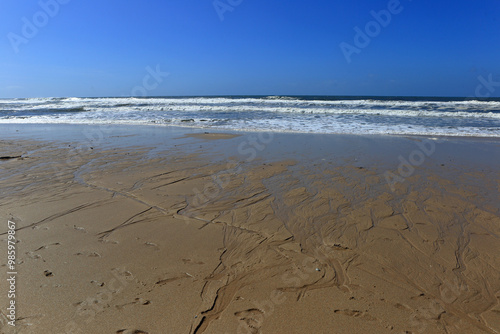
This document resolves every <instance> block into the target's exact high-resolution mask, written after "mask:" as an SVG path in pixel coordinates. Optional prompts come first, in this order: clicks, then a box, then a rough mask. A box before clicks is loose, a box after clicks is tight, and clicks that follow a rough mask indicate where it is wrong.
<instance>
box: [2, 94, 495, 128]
mask: <svg viewBox="0 0 500 334" xmlns="http://www.w3.org/2000/svg"><path fill="white" fill-rule="evenodd" d="M0 123H7V124H13V123H31V124H33V123H51V124H54V123H66V124H148V125H150V124H154V125H176V126H185V127H198V128H221V129H232V130H252V131H265V130H272V131H282V132H283V131H285V132H308V133H360V134H362V133H371V134H426V135H445V136H481V137H500V102H499V101H477V100H470V101H425V100H422V101H403V100H368V99H358V100H307V99H300V98H294V97H283V96H275V97H274V96H272V97H267V98H253V97H249V98H230V97H184V98H133V97H132V98H131V97H123V98H120V97H117V98H77V97H71V98H33V99H2V100H0Z"/></svg>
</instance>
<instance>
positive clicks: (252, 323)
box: [234, 308, 264, 334]
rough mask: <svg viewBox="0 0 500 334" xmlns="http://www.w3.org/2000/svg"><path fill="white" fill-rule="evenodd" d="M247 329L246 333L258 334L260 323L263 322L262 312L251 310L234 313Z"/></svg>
mask: <svg viewBox="0 0 500 334" xmlns="http://www.w3.org/2000/svg"><path fill="white" fill-rule="evenodd" d="M234 315H235V316H236V317H237V318H238V319H239V320H240V321H241V322H243V324H244V326H245V327H246V329H247V332H248V333H251V334H259V333H260V328H261V327H262V323H263V322H264V312H262V311H261V310H259V309H256V308H252V309H249V310H246V311H241V312H236V313H235V314H234Z"/></svg>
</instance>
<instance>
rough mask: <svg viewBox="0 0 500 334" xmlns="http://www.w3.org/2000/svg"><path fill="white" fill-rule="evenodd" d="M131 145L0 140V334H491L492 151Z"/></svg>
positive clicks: (497, 208) (283, 142) (93, 134)
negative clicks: (12, 239)
mask: <svg viewBox="0 0 500 334" xmlns="http://www.w3.org/2000/svg"><path fill="white" fill-rule="evenodd" d="M47 129H56V130H58V131H47ZM142 129H145V128H142V127H117V126H115V127H75V126H71V127H64V126H55V127H54V126H52V127H51V126H48V127H47V128H46V129H43V130H42V129H38V130H37V129H35V128H33V127H29V126H23V127H21V126H20V127H18V128H15V127H13V126H10V127H9V128H8V129H7V130H6V131H3V132H2V133H3V135H2V136H0V139H1V141H0V152H1V154H0V156H1V157H5V159H1V160H0V187H1V189H2V190H1V202H0V221H1V223H0V241H1V242H0V245H1V249H2V252H5V253H4V254H6V252H7V242H6V240H7V234H6V232H7V221H8V220H12V221H14V222H15V223H16V228H17V232H16V236H17V238H18V243H17V244H16V247H17V254H18V255H17V262H18V264H17V271H18V275H17V286H16V290H17V296H16V305H17V314H16V315H17V322H16V327H15V330H16V331H14V329H13V328H12V327H10V326H8V325H7V324H6V321H7V319H6V317H5V315H6V314H7V311H6V307H7V306H6V305H7V303H8V301H7V298H6V293H4V292H6V291H8V286H7V282H6V281H5V280H1V281H0V291H1V294H0V295H1V296H2V297H0V301H1V309H0V310H1V312H2V314H1V315H0V324H1V325H0V326H2V327H0V328H1V331H2V333H190V334H194V333H196V334H200V333H205V334H208V333H499V332H500V305H499V298H500V240H499V237H500V201H499V199H500V197H499V193H500V172H499V167H498V166H499V164H498V162H499V161H500V156H499V152H500V150H499V147H500V145H499V144H500V142H498V141H495V140H477V139H467V138H460V139H458V138H457V139H443V138H423V137H422V138H418V137H407V138H399V137H377V136H367V137H364V136H338V135H337V136H336V135H332V136H325V135H323V136H313V135H284V134H274V135H270V134H258V133H254V134H248V133H235V134H228V133H222V134H208V135H207V134H205V133H203V131H201V132H200V131H190V130H187V129H171V130H166V129H164V128H154V129H151V128H148V129H147V130H145V131H142ZM0 130H5V129H0ZM0 264H1V267H0V268H2V269H1V270H2V271H3V272H4V274H3V275H4V276H5V275H6V273H7V271H8V270H7V267H6V256H2V257H1V260H0Z"/></svg>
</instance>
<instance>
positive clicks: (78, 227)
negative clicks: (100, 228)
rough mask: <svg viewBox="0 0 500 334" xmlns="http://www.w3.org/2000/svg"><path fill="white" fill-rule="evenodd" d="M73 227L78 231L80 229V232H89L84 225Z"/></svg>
mask: <svg viewBox="0 0 500 334" xmlns="http://www.w3.org/2000/svg"><path fill="white" fill-rule="evenodd" d="M73 228H74V229H75V230H77V231H80V232H83V233H87V231H85V228H83V227H80V226H76V225H73Z"/></svg>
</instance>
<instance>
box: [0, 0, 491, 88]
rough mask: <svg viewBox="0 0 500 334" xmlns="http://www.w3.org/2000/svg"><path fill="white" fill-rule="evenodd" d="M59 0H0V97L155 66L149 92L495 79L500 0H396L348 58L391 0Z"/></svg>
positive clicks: (443, 84) (115, 77) (115, 78)
mask: <svg viewBox="0 0 500 334" xmlns="http://www.w3.org/2000/svg"><path fill="white" fill-rule="evenodd" d="M54 1H57V0H51V1H50V0H43V1H42V3H51V2H52V3H54ZM59 1H61V2H67V3H65V4H59V3H57V4H58V7H59V8H58V12H57V13H55V14H54V13H49V14H53V15H52V16H49V15H48V14H46V13H45V12H46V11H49V12H50V10H47V9H45V10H44V9H43V6H41V4H40V3H39V2H37V1H25V0H2V1H1V2H0V50H1V53H0V97H37V96H124V95H131V94H132V91H133V89H134V87H138V86H139V87H144V85H143V79H144V78H145V77H146V76H147V75H148V71H147V70H146V67H148V66H149V67H150V68H152V69H155V68H156V67H157V65H158V66H159V68H160V70H161V71H162V72H168V73H169V75H168V76H167V77H160V78H161V80H162V81H161V82H158V85H155V83H156V82H155V81H154V78H152V77H151V78H148V80H147V81H146V83H147V86H148V90H147V93H148V95H152V96H163V95H166V96H168V95H270V94H280V95H292V94H293V95H415V96H474V95H475V94H476V93H475V91H476V88H477V86H478V85H481V81H480V80H479V79H478V77H480V76H482V77H483V78H484V79H485V80H488V76H489V75H491V78H492V80H493V81H494V82H500V1H499V0H481V1H463V0H455V1H451V0H442V1H430V0H413V1H410V0H401V3H400V7H398V10H400V12H399V13H397V14H391V21H390V23H389V24H385V25H386V26H385V27H382V26H380V25H379V27H380V29H379V30H380V31H376V30H373V31H372V32H371V34H372V35H374V37H372V38H371V40H370V43H369V44H368V45H367V46H366V45H362V44H359V43H358V46H360V45H361V46H363V47H362V48H361V47H358V48H357V50H358V53H352V54H351V55H350V60H351V62H350V63H348V62H347V61H346V57H345V56H344V53H343V51H342V49H341V47H340V44H341V43H342V42H344V43H347V44H349V45H351V46H352V47H353V48H354V47H356V44H355V41H354V38H355V34H356V32H355V30H354V28H355V27H359V28H360V29H361V30H362V31H364V30H365V27H366V24H367V23H369V22H370V21H374V17H373V16H372V15H371V14H370V12H371V11H375V12H379V11H380V10H384V9H387V8H388V6H389V4H390V3H391V1H394V0H391V1H386V0H380V1H379V0H357V1H356V0H352V1H340V0H333V1H332V0H323V1H295V0H288V1H268V0H266V1H264V0H242V1H241V0H220V1H219V13H218V12H217V10H216V9H215V7H214V2H213V0H149V1H123V0H120V1H118V0H100V1H96V0H70V1H68V0H64V1H63V0H59ZM230 3H232V4H233V5H230ZM393 5H394V3H393ZM224 6H226V7H224ZM227 6H230V7H227ZM224 8H225V9H228V8H231V9H232V11H231V10H226V11H225V12H223V13H222V11H223V10H224ZM401 8H402V10H401ZM49 9H52V10H54V6H53V4H52V6H49ZM221 16H222V17H223V20H221ZM23 18H25V19H24V20H23ZM26 22H28V23H26ZM31 24H38V25H39V26H40V27H39V28H36V29H37V30H38V31H35V32H33V31H32V30H31V31H30V30H29V29H28V28H27V27H26V26H27V25H31ZM35 27H36V25H35ZM371 27H372V28H373V29H376V26H375V25H373V24H372V25H371ZM23 29H24V32H23ZM358 42H359V41H358ZM344 45H345V44H344ZM16 48H17V51H18V52H15V49H16ZM136 91H137V90H136ZM479 92H481V94H483V95H485V94H490V96H492V97H499V96H500V84H497V85H496V86H495V85H493V86H491V85H490V87H489V88H483V89H481V90H479Z"/></svg>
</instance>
